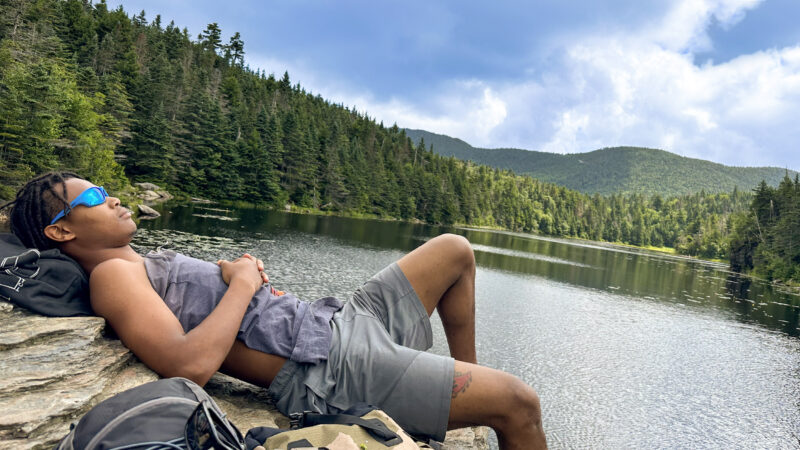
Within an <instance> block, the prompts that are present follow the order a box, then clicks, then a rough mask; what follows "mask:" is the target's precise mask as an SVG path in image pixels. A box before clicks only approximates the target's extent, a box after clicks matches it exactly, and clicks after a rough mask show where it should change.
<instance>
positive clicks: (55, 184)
mask: <svg viewBox="0 0 800 450" xmlns="http://www.w3.org/2000/svg"><path fill="white" fill-rule="evenodd" d="M70 178H81V177H80V176H78V175H76V174H74V173H72V172H47V173H44V174H41V175H39V176H38V177H36V178H34V179H32V180H30V181H28V182H27V183H26V184H25V186H23V187H22V188H20V190H19V191H17V196H16V198H15V199H14V200H12V201H10V202H8V203H6V204H5V205H3V206H0V211H2V210H4V209H6V208H9V207H11V214H10V219H11V233H13V234H14V235H15V236H17V237H18V238H19V240H20V241H22V243H23V245H25V246H26V247H35V248H38V249H39V250H48V249H51V248H56V246H57V243H56V242H55V241H53V240H52V239H50V238H48V237H47V236H45V234H44V229H45V227H46V226H48V225H50V221H51V220H53V217H54V216H55V215H56V214H57V213H58V211H60V210H62V209H69V202H68V201H67V185H66V184H64V182H65V181H66V180H69V179H70Z"/></svg>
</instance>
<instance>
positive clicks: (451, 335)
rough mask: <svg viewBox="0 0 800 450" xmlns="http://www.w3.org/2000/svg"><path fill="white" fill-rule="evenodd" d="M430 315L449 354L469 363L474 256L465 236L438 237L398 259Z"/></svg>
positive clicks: (472, 336) (472, 350)
mask: <svg viewBox="0 0 800 450" xmlns="http://www.w3.org/2000/svg"><path fill="white" fill-rule="evenodd" d="M397 265H398V266H400V269H401V270H402V271H403V273H404V274H405V276H406V278H408V281H409V282H411V286H413V288H414V291H416V293H417V295H418V296H419V298H420V300H422V304H423V306H424V307H425V310H426V311H427V312H428V315H429V316H430V315H431V314H432V313H433V310H434V309H437V310H438V311H439V316H440V317H441V319H442V324H443V325H444V332H445V335H446V336H447V345H448V346H449V347H450V355H451V356H452V357H453V358H455V359H457V360H459V361H466V362H470V363H476V362H477V355H476V353H475V256H474V254H473V253H472V247H471V246H470V244H469V241H467V239H466V238H464V237H462V236H458V235H455V234H443V235H441V236H437V237H435V238H433V239H431V240H429V241H428V242H426V243H425V244H423V245H421V246H419V247H418V248H416V249H415V250H414V251H412V252H411V253H409V254H407V255H406V256H404V257H402V258H401V259H400V260H399V261H397Z"/></svg>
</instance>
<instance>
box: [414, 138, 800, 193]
mask: <svg viewBox="0 0 800 450" xmlns="http://www.w3.org/2000/svg"><path fill="white" fill-rule="evenodd" d="M405 131H406V135H408V136H409V137H410V138H411V139H412V140H413V141H414V142H415V143H419V141H420V139H424V140H425V145H426V146H430V145H433V151H434V152H436V153H438V154H440V155H445V156H455V157H456V158H458V159H465V160H471V161H474V162H476V163H479V164H486V165H488V166H492V167H498V168H501V169H511V170H513V171H514V172H516V173H518V174H525V175H530V176H531V177H533V178H537V179H539V180H543V181H549V182H552V183H556V184H558V185H561V186H566V187H568V188H570V189H575V190H578V191H581V192H584V193H588V194H594V193H598V194H602V195H609V194H613V193H625V194H631V193H643V194H648V195H653V194H661V195H663V196H673V195H683V194H690V193H695V192H700V191H701V190H705V191H706V192H707V193H717V192H730V191H732V190H733V188H734V186H738V188H739V189H740V190H745V191H750V190H752V189H753V188H755V187H756V185H757V184H758V183H759V182H760V181H761V180H766V182H767V183H768V184H769V185H771V186H777V185H778V183H779V182H780V180H781V179H782V178H783V176H784V175H785V174H786V169H782V168H779V167H731V166H725V165H722V164H717V163H713V162H711V161H705V160H702V159H694V158H686V157H683V156H680V155H676V154H674V153H670V152H667V151H664V150H658V149H652V148H639V147H613V148H604V149H601V150H595V151H592V152H588V153H572V154H566V155H561V154H557V153H546V152H537V151H532V150H520V149H515V148H497V149H485V148H477V147H473V146H471V145H469V144H468V143H466V142H464V141H462V140H461V139H456V138H452V137H450V136H445V135H442V134H435V133H431V132H428V131H424V130H410V129H406V130H405ZM796 173H797V172H795V171H792V170H790V171H789V176H790V177H794V176H795V174H796Z"/></svg>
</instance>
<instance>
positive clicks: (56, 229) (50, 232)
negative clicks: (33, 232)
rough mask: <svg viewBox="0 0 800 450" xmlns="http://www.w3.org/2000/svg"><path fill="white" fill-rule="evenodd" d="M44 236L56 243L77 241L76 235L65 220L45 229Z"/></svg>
mask: <svg viewBox="0 0 800 450" xmlns="http://www.w3.org/2000/svg"><path fill="white" fill-rule="evenodd" d="M44 235H45V236H47V237H48V238H50V239H51V240H53V241H56V242H69V241H71V240H73V239H75V233H73V232H72V231H71V230H70V229H69V226H67V224H65V223H64V221H63V220H62V221H58V222H56V223H54V224H52V225H48V226H46V227H44Z"/></svg>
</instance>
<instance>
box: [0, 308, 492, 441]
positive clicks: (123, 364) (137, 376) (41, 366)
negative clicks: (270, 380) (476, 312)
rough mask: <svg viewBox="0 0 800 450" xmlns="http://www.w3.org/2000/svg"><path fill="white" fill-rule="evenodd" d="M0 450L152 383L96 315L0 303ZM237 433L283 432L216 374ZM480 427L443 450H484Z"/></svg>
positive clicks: (63, 426)
mask: <svg viewBox="0 0 800 450" xmlns="http://www.w3.org/2000/svg"><path fill="white" fill-rule="evenodd" d="M0 373H2V374H3V376H2V377H0V448H4V449H5V448H52V447H53V445H55V443H56V442H57V441H58V440H59V439H61V438H62V437H63V436H64V435H65V434H67V432H68V431H69V426H70V423H73V422H76V421H77V420H78V419H80V417H81V416H83V414H85V413H86V412H87V411H88V410H89V409H91V408H92V407H93V406H94V405H96V404H97V403H99V402H100V401H102V400H105V399H106V398H109V397H111V396H113V395H115V394H117V393H119V392H122V391H124V390H127V389H130V388H133V387H135V386H138V385H140V384H143V383H147V382H149V381H153V380H156V379H158V376H157V375H156V374H155V373H154V372H152V371H151V370H150V369H148V368H147V367H146V366H144V364H142V363H141V362H140V361H139V360H138V359H137V358H136V357H135V356H133V354H132V353H131V352H130V350H128V349H127V348H125V347H124V346H123V345H122V344H121V343H120V341H119V340H117V339H115V338H113V337H112V336H110V333H109V332H108V330H107V329H106V326H105V321H104V320H103V319H101V318H97V317H73V318H54V317H42V316H37V315H33V314H30V313H28V312H27V311H24V310H21V309H19V308H15V307H13V306H12V305H11V304H9V303H6V302H3V301H0ZM205 388H206V390H207V391H208V392H209V393H210V394H211V395H212V396H213V397H214V399H215V400H216V401H217V402H218V403H219V405H220V407H222V409H223V410H225V412H226V413H227V414H228V416H229V417H230V418H231V420H232V421H233V422H234V423H235V424H236V426H237V427H239V429H241V430H243V431H246V430H248V429H249V428H252V427H255V426H277V427H281V428H287V427H288V425H289V420H288V419H287V418H286V417H285V416H283V415H281V414H280V413H279V412H277V411H276V410H275V408H274V406H273V405H272V403H271V401H270V400H269V398H268V397H267V393H266V389H263V388H260V387H257V386H253V385H251V384H248V383H245V382H243V381H239V380H236V379H234V378H231V377H228V376H225V375H222V374H217V375H214V377H212V378H211V380H210V381H209V382H208V384H206V386H205ZM487 435H488V434H487V431H486V429H485V428H474V429H464V430H457V431H455V432H452V431H451V432H449V433H447V441H446V442H445V446H444V448H445V449H449V450H455V449H475V448H480V449H484V448H488V445H487V444H486V437H487Z"/></svg>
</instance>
